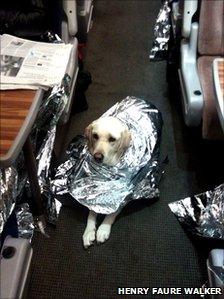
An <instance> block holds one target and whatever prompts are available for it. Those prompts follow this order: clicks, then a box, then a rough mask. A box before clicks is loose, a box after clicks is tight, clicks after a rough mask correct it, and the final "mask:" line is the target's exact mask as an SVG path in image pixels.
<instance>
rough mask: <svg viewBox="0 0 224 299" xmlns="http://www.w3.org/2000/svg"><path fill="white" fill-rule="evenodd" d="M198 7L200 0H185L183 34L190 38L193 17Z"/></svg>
mask: <svg viewBox="0 0 224 299" xmlns="http://www.w3.org/2000/svg"><path fill="white" fill-rule="evenodd" d="M197 8H198V0H184V9H183V23H182V36H183V37H184V38H189V36H190V33H191V23H192V17H193V15H194V13H195V12H196V11H197Z"/></svg>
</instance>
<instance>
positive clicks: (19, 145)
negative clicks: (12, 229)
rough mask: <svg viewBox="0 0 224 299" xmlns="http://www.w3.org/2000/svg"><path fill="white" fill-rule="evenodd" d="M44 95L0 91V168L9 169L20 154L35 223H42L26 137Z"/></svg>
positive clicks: (39, 193) (33, 168)
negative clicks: (24, 168)
mask: <svg viewBox="0 0 224 299" xmlns="http://www.w3.org/2000/svg"><path fill="white" fill-rule="evenodd" d="M43 94H44V91H43V90H42V89H39V90H37V91H33V90H7V91H0V168H7V167H9V166H11V165H12V164H13V162H14V161H15V160H16V159H17V157H18V156H19V154H20V152H21V151H23V153H24V159H25V164H26V168H27V172H28V178H29V182H30V188H31V193H32V199H31V202H30V208H31V211H32V214H33V216H34V217H36V218H37V220H39V219H43V217H42V215H43V207H42V200H41V192H40V187H39V183H38V178H37V168H36V161H35V157H34V151H33V146H32V143H31V140H30V137H29V134H30V132H31V129H32V126H33V124H34V121H35V119H36V116H37V113H38V110H39V107H40V104H41V101H42V99H43Z"/></svg>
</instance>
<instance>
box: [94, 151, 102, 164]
mask: <svg viewBox="0 0 224 299" xmlns="http://www.w3.org/2000/svg"><path fill="white" fill-rule="evenodd" d="M93 157H94V159H95V160H96V161H97V162H103V158H104V155H103V154H101V153H95V154H94V155H93Z"/></svg>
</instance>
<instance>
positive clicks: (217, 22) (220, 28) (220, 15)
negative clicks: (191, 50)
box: [198, 0, 224, 56]
mask: <svg viewBox="0 0 224 299" xmlns="http://www.w3.org/2000/svg"><path fill="white" fill-rule="evenodd" d="M223 36H224V2H223V0H215V1H211V0H202V1H201V9H200V21H199V33H198V52H199V54H200V55H206V56H210V55H212V56H223V55H224V43H223V40H224V39H223Z"/></svg>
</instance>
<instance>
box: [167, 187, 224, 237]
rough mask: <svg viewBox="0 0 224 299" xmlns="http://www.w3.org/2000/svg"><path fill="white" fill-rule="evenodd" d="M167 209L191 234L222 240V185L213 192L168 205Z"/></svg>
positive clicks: (223, 196)
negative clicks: (168, 208)
mask: <svg viewBox="0 0 224 299" xmlns="http://www.w3.org/2000/svg"><path fill="white" fill-rule="evenodd" d="M169 207H170V209H171V211H172V212H173V213H174V214H175V216H176V217H177V219H178V220H179V221H180V223H181V224H183V225H184V226H185V227H186V228H187V229H188V230H189V231H190V232H191V233H193V234H195V235H197V236H200V237H204V238H211V239H217V240H224V184H222V185H220V186H218V187H216V188H215V189H214V190H213V191H207V192H204V193H201V194H198V195H194V196H192V197H187V198H185V199H182V200H178V201H176V202H173V203H170V204H169Z"/></svg>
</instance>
